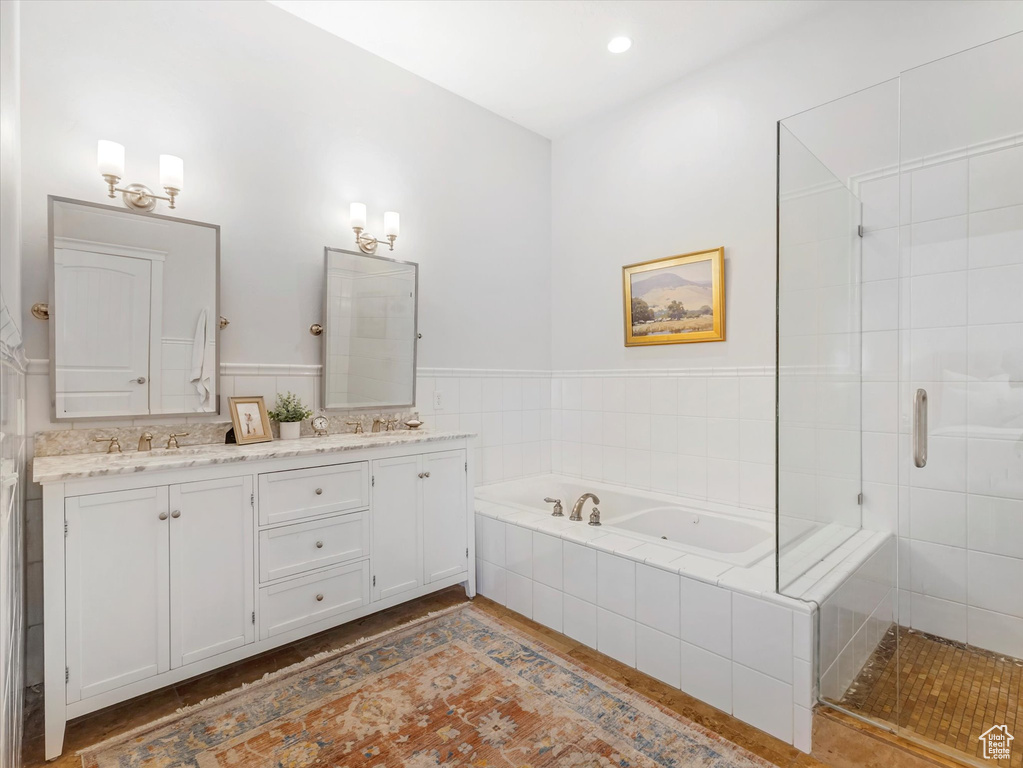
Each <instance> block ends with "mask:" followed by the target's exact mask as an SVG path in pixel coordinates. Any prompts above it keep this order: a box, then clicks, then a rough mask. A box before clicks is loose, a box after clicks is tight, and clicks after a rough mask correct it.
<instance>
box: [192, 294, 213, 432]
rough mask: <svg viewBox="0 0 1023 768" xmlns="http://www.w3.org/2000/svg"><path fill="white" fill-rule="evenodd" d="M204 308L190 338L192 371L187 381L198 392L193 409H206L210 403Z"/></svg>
mask: <svg viewBox="0 0 1023 768" xmlns="http://www.w3.org/2000/svg"><path fill="white" fill-rule="evenodd" d="M207 357H208V355H207V354H206V310H205V309H204V310H203V311H202V312H200V313H199V322H198V323H196V324H195V338H194V339H193V340H192V372H191V373H190V374H189V377H188V381H189V383H190V384H192V386H194V387H195V391H196V392H198V393H199V407H198V408H196V409H195V410H197V411H200V412H201V411H206V410H208V409H209V403H210V391H211V388H210V372H209V370H208V368H209V361H208V360H207V359H206V358H207Z"/></svg>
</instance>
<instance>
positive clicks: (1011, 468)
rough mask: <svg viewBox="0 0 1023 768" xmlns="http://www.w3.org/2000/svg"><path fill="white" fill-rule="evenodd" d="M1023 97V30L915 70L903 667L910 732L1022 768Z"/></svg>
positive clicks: (906, 78) (904, 420)
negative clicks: (996, 756) (1007, 753)
mask: <svg viewBox="0 0 1023 768" xmlns="http://www.w3.org/2000/svg"><path fill="white" fill-rule="evenodd" d="M1021 94H1023V34H1019V35H1014V36H1011V37H1008V38H1004V39H1002V40H999V41H996V42H993V43H990V44H988V45H984V46H980V47H978V48H974V49H971V50H969V51H965V52H963V53H960V54H957V55H955V56H950V57H948V58H945V59H942V60H939V61H936V62H933V63H931V64H927V65H925V66H922V67H918V68H916V69H913V70H910V71H907V72H904V73H903V74H902V76H901V99H900V101H901V118H900V161H899V171H900V179H901V188H902V194H901V203H900V208H901V216H900V221H901V226H902V241H903V259H902V265H901V276H900V280H901V291H902V303H903V312H902V317H901V322H900V327H901V337H902V346H901V364H900V369H901V375H900V392H899V403H900V447H899V467H898V469H899V486H900V488H899V490H900V505H899V539H900V541H899V544H900V550H899V576H898V581H899V603H900V607H899V625H900V626H899V629H898V632H899V635H898V651H897V658H896V660H895V663H894V664H893V665H892V667H891V670H892V673H893V674H894V675H895V676H896V677H897V678H898V679H899V680H900V681H901V688H900V690H899V692H898V698H897V705H898V707H897V708H898V712H899V714H898V718H897V719H898V727H899V731H900V733H901V734H902V735H905V736H910V737H913V738H918V739H923V740H925V741H926V742H928V743H929V744H930V745H931V746H933V747H934V748H936V749H938V750H940V751H947V752H949V753H950V754H954V755H956V756H957V757H960V759H962V758H963V756H964V755H965V756H970V757H972V759H973V760H976V761H978V764H988V765H990V764H991V762H992V761H991V760H985V759H984V758H985V749H988V750H989V752H992V753H994V752H995V751H997V750H998V749H1000V748H1001V747H1009V749H1010V753H1014V754H1012V756H1011V758H1007V759H1004V760H1001V761H997V760H996V761H995V762H996V764H998V765H1013V766H1020V765H1023V702H1021V698H1023V697H1021V696H1020V691H1021V690H1023V96H1021ZM878 700H879V701H880V698H879V699H878ZM1013 734H1015V742H1016V746H1015V747H1013V746H1012V742H1011V741H1009V739H1008V736H1010V735H1013ZM999 754H1001V753H999Z"/></svg>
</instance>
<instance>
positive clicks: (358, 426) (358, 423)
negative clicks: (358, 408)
mask: <svg viewBox="0 0 1023 768" xmlns="http://www.w3.org/2000/svg"><path fill="white" fill-rule="evenodd" d="M345 424H346V425H348V426H349V427H355V430H354V433H355V434H356V435H361V434H362V422H361V421H346V422H345Z"/></svg>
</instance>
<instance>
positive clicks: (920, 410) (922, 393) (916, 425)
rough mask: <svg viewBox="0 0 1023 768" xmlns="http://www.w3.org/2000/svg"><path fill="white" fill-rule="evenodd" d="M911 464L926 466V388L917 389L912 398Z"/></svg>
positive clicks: (919, 466) (920, 466)
mask: <svg viewBox="0 0 1023 768" xmlns="http://www.w3.org/2000/svg"><path fill="white" fill-rule="evenodd" d="M913 464H914V465H916V467H918V468H922V467H926V466H927V390H926V389H918V390H917V391H916V396H915V397H914V398H913Z"/></svg>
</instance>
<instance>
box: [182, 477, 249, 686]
mask: <svg viewBox="0 0 1023 768" xmlns="http://www.w3.org/2000/svg"><path fill="white" fill-rule="evenodd" d="M252 507H253V501H252V478H251V477H250V476H247V475H243V476H240V477H225V478H220V479H217V480H203V481H200V482H195V483H181V484H179V485H172V486H171V487H170V508H171V513H170V608H171V621H170V630H171V635H170V638H171V640H170V654H171V669H177V668H178V667H183V666H186V665H188V664H193V663H195V662H197V661H201V660H202V659H207V658H209V657H211V656H216V655H218V654H221V653H225V652H227V651H230V650H233V649H235V648H240V647H241V646H243V645H248V644H249V643H251V642H252V641H254V640H255V639H256V631H255V620H254V619H253V618H252V612H253V610H254V609H255V605H254V602H255V599H254V594H253V593H254V585H253V582H252V558H253V551H252V549H253V547H252V530H253V520H252Z"/></svg>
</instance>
